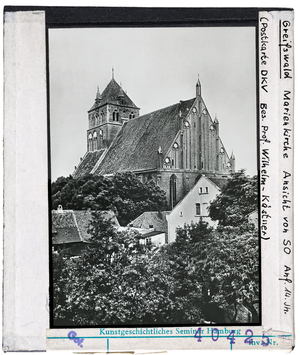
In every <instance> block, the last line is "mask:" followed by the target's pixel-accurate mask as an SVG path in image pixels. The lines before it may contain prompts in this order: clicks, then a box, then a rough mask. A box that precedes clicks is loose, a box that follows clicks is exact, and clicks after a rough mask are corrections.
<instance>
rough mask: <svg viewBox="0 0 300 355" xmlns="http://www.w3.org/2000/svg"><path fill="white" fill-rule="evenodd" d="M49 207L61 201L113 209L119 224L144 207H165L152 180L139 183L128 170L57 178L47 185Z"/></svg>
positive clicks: (81, 207)
mask: <svg viewBox="0 0 300 355" xmlns="http://www.w3.org/2000/svg"><path fill="white" fill-rule="evenodd" d="M51 191H52V195H51V198H52V208H53V209H56V208H57V207H58V206H59V205H62V206H63V208H65V209H74V210H87V209H91V210H109V209H111V210H113V211H114V212H115V213H116V215H117V217H118V220H119V222H120V224H121V225H127V224H128V223H129V222H130V221H132V220H133V219H135V218H136V217H138V216H139V215H141V214H142V213H143V212H145V211H162V210H165V209H167V202H166V196H165V193H164V192H163V191H162V190H160V189H159V187H157V186H156V185H155V184H154V183H151V182H149V183H147V184H144V183H142V182H141V181H140V180H139V179H138V178H137V177H136V176H135V175H134V174H132V173H117V174H115V175H114V176H112V177H111V178H106V177H103V176H96V175H86V176H84V177H81V178H76V179H74V178H72V177H71V176H70V177H68V178H62V177H61V178H58V179H57V180H56V181H55V182H53V183H52V185H51Z"/></svg>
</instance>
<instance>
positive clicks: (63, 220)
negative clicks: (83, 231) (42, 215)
mask: <svg viewBox="0 0 300 355" xmlns="http://www.w3.org/2000/svg"><path fill="white" fill-rule="evenodd" d="M52 232H53V233H52V234H53V239H52V243H53V244H65V243H79V242H81V241H82V240H81V238H80V234H79V231H78V228H77V225H76V220H75V216H74V213H73V211H52Z"/></svg>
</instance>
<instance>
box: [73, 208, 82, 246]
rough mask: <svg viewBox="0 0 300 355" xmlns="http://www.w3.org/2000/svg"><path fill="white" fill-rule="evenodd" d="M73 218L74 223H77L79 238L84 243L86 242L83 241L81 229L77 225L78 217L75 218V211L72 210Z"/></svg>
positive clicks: (76, 224)
mask: <svg viewBox="0 0 300 355" xmlns="http://www.w3.org/2000/svg"><path fill="white" fill-rule="evenodd" d="M72 216H73V219H74V223H75V226H76V228H77V231H78V234H79V238H80V240H81V241H82V242H83V241H84V240H83V238H82V235H81V231H80V229H79V227H78V223H77V220H76V216H75V213H74V210H72Z"/></svg>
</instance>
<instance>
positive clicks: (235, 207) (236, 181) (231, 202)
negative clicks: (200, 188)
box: [209, 171, 258, 227]
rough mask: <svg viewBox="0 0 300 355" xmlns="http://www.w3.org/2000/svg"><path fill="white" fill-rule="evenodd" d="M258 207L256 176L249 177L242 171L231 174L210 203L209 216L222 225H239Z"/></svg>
mask: <svg viewBox="0 0 300 355" xmlns="http://www.w3.org/2000/svg"><path fill="white" fill-rule="evenodd" d="M257 209H258V180H257V176H253V177H252V178H249V177H247V176H246V175H245V172H244V171H241V172H238V173H234V174H232V176H231V178H230V179H229V180H228V183H227V184H226V185H225V186H224V187H223V188H222V190H221V193H220V194H219V195H218V196H217V197H216V198H215V199H214V200H213V201H212V202H211V203H210V206H209V216H210V218H211V219H212V220H214V221H216V220H218V221H219V224H220V225H223V226H235V227H237V226H240V225H241V224H243V223H245V222H247V215H248V214H249V213H251V212H253V211H255V210H257Z"/></svg>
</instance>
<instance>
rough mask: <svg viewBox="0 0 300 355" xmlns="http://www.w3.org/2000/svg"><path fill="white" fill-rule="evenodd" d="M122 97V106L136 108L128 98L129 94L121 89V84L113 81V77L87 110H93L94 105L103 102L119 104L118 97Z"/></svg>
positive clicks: (96, 105)
mask: <svg viewBox="0 0 300 355" xmlns="http://www.w3.org/2000/svg"><path fill="white" fill-rule="evenodd" d="M118 98H119V99H120V98H122V100H123V103H122V106H129V107H134V108H137V106H136V105H135V104H134V102H133V101H132V100H131V99H130V98H129V96H128V95H127V94H126V93H125V92H124V91H123V89H122V88H121V86H120V85H119V84H118V83H117V82H116V81H115V79H114V78H112V79H111V81H110V82H109V83H108V85H107V86H106V88H105V89H104V91H103V92H102V94H101V95H100V99H99V100H96V101H95V103H94V105H93V106H92V107H91V108H90V109H89V111H91V110H94V109H95V108H96V107H101V106H103V105H105V104H108V103H110V104H117V105H119V104H120V101H119V99H118Z"/></svg>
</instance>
